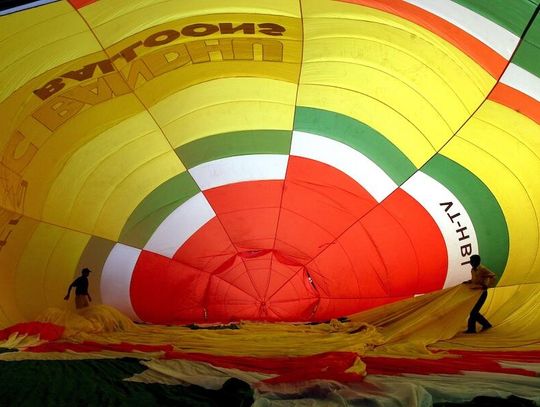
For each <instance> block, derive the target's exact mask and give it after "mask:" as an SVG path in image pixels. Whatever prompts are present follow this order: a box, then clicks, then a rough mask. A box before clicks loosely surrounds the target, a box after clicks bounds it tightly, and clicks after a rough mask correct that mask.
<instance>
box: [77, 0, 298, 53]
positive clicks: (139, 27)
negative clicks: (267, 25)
mask: <svg viewBox="0 0 540 407" xmlns="http://www.w3.org/2000/svg"><path fill="white" fill-rule="evenodd" d="M299 5H300V3H299V2H298V1H274V0H258V1H257V4H256V5H254V3H253V1H250V0H234V1H227V2H223V1H221V0H205V2H204V4H201V2H200V1H199V0H182V1H180V2H176V1H169V2H167V1H160V2H156V1H155V0H142V1H136V2H135V1H130V2H124V3H123V4H121V5H119V4H118V1H117V0H100V1H97V2H95V3H92V4H90V5H88V6H86V7H84V8H82V9H81V14H82V16H83V17H84V18H85V20H87V21H88V24H89V25H90V27H92V30H93V31H94V32H95V33H96V35H97V37H98V38H99V39H100V42H101V43H102V44H103V45H104V46H105V47H109V46H111V45H112V44H114V43H116V42H118V41H120V40H122V39H124V38H126V37H128V36H130V35H133V34H134V33H136V32H140V31H143V30H145V29H148V28H150V27H153V26H155V25H157V24H166V23H170V22H173V21H175V20H177V19H180V18H189V17H193V16H201V17H202V16H204V18H205V19H206V18H209V15H212V14H214V15H216V14H226V13H229V14H231V13H237V14H244V15H247V14H246V12H249V15H250V18H251V19H253V18H257V14H266V15H271V16H272V21H274V19H275V18H276V16H288V17H298V16H299V15H300V8H299Z"/></svg>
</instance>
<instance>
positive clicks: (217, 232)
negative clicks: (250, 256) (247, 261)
mask: <svg viewBox="0 0 540 407" xmlns="http://www.w3.org/2000/svg"><path fill="white" fill-rule="evenodd" d="M234 255H236V249H235V247H234V245H233V244H232V243H231V240H230V238H229V236H228V234H227V232H226V231H225V230H224V229H223V225H222V224H221V223H220V222H219V219H218V218H213V219H211V220H209V221H208V222H207V223H206V224H205V225H203V226H202V227H201V228H200V229H199V230H198V231H197V232H196V233H195V234H194V235H192V236H191V237H190V238H189V239H188V240H187V241H186V242H185V243H184V244H183V245H182V247H181V248H179V250H177V252H176V253H175V255H174V256H173V257H174V259H175V260H177V261H179V262H182V263H185V264H188V265H190V266H191V267H194V268H197V269H200V270H205V271H207V272H211V271H212V272H213V271H214V270H216V269H218V268H219V267H220V266H221V265H222V264H223V263H224V262H225V261H227V260H228V259H230V257H231V256H234Z"/></svg>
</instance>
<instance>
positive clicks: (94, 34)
mask: <svg viewBox="0 0 540 407" xmlns="http://www.w3.org/2000/svg"><path fill="white" fill-rule="evenodd" d="M70 4H71V3H70ZM71 6H72V7H73V8H74V9H75V12H76V13H77V14H78V15H79V17H80V18H81V20H82V21H84V23H85V25H86V26H87V27H88V30H89V31H90V32H91V33H92V35H93V36H94V38H95V39H96V41H97V43H98V44H99V46H100V47H101V49H102V50H103V52H104V53H105V55H107V56H108V57H109V58H110V55H109V54H108V53H107V51H106V49H105V47H104V46H103V44H102V43H101V41H100V40H99V37H98V36H97V34H96V33H95V32H94V30H93V29H92V27H91V26H90V24H89V23H88V21H86V19H85V18H84V16H83V15H82V14H81V13H80V11H79V10H78V9H77V8H75V7H74V6H73V5H71ZM117 72H118V73H119V75H120V76H121V78H122V80H123V81H124V83H125V84H126V86H128V88H130V87H129V85H128V84H127V82H126V78H125V77H124V75H123V74H122V72H121V71H119V70H117ZM130 89H131V88H130ZM130 93H131V94H132V95H133V96H134V97H135V98H136V99H137V100H138V102H139V103H140V105H141V107H143V108H144V110H145V111H146V112H147V114H148V115H149V116H150V117H151V118H152V121H153V122H154V124H155V125H156V127H157V128H158V129H159V131H160V133H161V135H162V137H163V138H164V139H165V142H166V143H167V144H168V145H169V147H170V148H171V150H172V152H173V153H174V155H175V157H176V159H177V160H178V161H179V162H180V164H181V165H182V166H184V168H185V169H186V170H185V171H186V172H189V171H188V167H187V166H186V165H185V164H184V163H183V162H182V159H181V158H180V157H179V156H178V154H176V151H175V149H174V147H173V146H172V144H171V141H170V140H169V139H168V138H167V136H166V135H165V132H164V130H163V128H162V127H161V126H160V125H159V123H158V122H157V120H156V118H155V116H154V115H153V114H152V112H151V111H150V109H149V108H148V107H147V106H146V105H145V104H144V103H143V101H142V100H141V98H140V97H139V95H137V93H136V92H135V89H131V92H130ZM189 175H190V176H191V174H189ZM193 181H194V182H195V180H193ZM195 184H197V183H196V182H195ZM197 185H198V184H197ZM201 192H202V191H201Z"/></svg>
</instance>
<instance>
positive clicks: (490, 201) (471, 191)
mask: <svg viewBox="0 0 540 407" xmlns="http://www.w3.org/2000/svg"><path fill="white" fill-rule="evenodd" d="M422 171H423V172H425V173H426V174H428V175H430V176H431V177H432V178H434V179H436V180H437V181H439V182H440V183H441V184H443V185H444V186H445V187H446V188H448V189H449V190H450V191H452V193H453V194H454V195H455V196H456V197H457V198H458V199H459V200H460V202H461V203H462V204H463V206H464V207H465V209H466V210H467V213H468V214H469V216H470V217H471V220H472V222H473V224H474V229H475V230H476V236H477V238H478V249H479V254H480V256H481V257H482V263H483V264H485V265H486V266H487V267H489V268H490V269H491V270H493V272H494V273H496V274H497V276H498V277H501V276H502V274H503V272H504V268H505V266H506V262H507V260H508V250H509V239H508V227H507V225H506V221H505V219H504V214H503V212H502V210H501V207H500V206H499V204H498V202H497V200H496V199H495V197H494V196H493V194H492V193H491V191H490V190H489V189H488V188H487V187H486V185H485V184H484V183H483V182H482V181H481V180H480V179H479V178H478V177H476V176H475V175H474V174H473V173H471V172H470V171H469V170H467V169H466V168H464V167H462V166H461V165H459V164H458V163H456V162H455V161H453V160H450V159H449V158H447V157H445V156H443V155H440V154H437V155H436V156H434V157H433V158H432V159H431V160H430V161H428V162H427V163H426V164H425V165H424V167H422Z"/></svg>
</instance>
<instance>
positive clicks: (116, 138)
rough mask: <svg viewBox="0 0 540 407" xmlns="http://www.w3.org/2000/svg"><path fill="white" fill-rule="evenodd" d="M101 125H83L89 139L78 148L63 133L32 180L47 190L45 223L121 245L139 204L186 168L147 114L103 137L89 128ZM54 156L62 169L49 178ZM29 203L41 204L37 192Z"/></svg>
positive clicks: (39, 160)
mask: <svg viewBox="0 0 540 407" xmlns="http://www.w3.org/2000/svg"><path fill="white" fill-rule="evenodd" d="M96 113H98V112H96ZM96 122H97V119H95V120H92V119H91V118H88V121H87V122H86V121H85V122H82V123H80V126H81V127H83V131H84V132H86V134H88V137H89V139H82V140H79V143H80V144H76V145H75V146H73V141H71V140H69V138H68V137H62V136H61V135H60V134H58V135H57V136H58V137H57V138H56V140H57V142H56V143H49V144H48V145H46V146H44V147H43V148H42V151H40V153H41V155H40V156H39V157H36V158H35V160H34V161H35V165H33V166H32V169H34V170H35V173H31V172H30V171H29V174H28V179H29V182H30V185H33V184H35V183H38V182H39V181H41V184H42V185H43V186H42V189H41V192H42V194H43V197H44V198H43V201H42V205H43V214H42V219H43V220H45V221H47V222H51V223H53V224H57V225H61V226H65V227H68V228H70V229H75V230H79V231H84V232H86V233H95V234H97V235H99V236H101V237H105V238H108V239H112V240H115V239H116V238H117V237H118V235H119V233H120V231H121V229H122V227H123V225H124V223H125V221H126V219H127V217H128V216H129V214H130V213H131V211H132V210H133V209H134V208H135V207H136V206H137V204H138V203H139V202H140V201H141V200H142V199H143V198H144V197H145V196H146V195H147V194H148V193H150V192H151V191H152V190H153V189H154V188H156V187H157V186H158V185H160V184H161V183H162V182H164V181H165V180H167V179H169V178H171V177H172V176H174V175H177V174H179V173H180V172H182V171H184V170H185V168H184V167H183V165H182V164H181V163H180V161H179V160H178V157H177V156H176V154H174V152H173V151H172V149H171V147H170V145H169V144H168V142H167V141H166V139H165V138H164V137H163V134H162V133H161V132H160V130H159V129H158V128H157V127H156V125H155V122H154V121H153V120H152V118H151V117H150V116H149V115H148V113H147V112H141V113H139V114H136V115H134V116H132V117H130V118H129V119H127V120H124V121H122V122H120V123H118V124H116V125H114V126H112V127H110V128H107V129H103V130H102V131H101V132H99V133H97V134H94V133H95V132H96V130H97V129H96V130H94V131H92V128H87V127H86V128H85V123H88V125H89V126H93V125H94V124H95V123H96ZM59 133H60V132H59ZM51 157H54V158H56V160H57V162H58V165H57V166H55V167H54V168H52V169H51V171H49V172H45V173H44V171H43V170H42V168H44V167H45V168H46V166H45V164H44V162H43V161H44V160H51ZM33 164H34V162H33ZM40 169H41V170H40ZM31 175H33V176H34V177H31ZM45 176H46V177H47V178H45ZM40 177H41V179H40ZM134 177H135V178H134ZM43 178H45V179H46V181H45V180H44V179H43ZM34 179H36V181H35V182H33V181H34ZM135 179H138V181H135ZM122 193H123V194H124V195H123V196H122V198H120V196H121V195H119V194H122ZM29 198H30V201H31V202H32V204H33V205H38V204H39V203H40V201H39V200H38V199H37V197H36V196H35V195H34V194H32V193H31V192H30V193H29Z"/></svg>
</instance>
